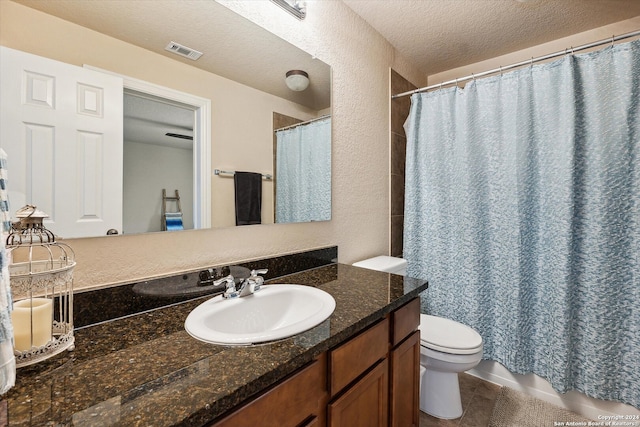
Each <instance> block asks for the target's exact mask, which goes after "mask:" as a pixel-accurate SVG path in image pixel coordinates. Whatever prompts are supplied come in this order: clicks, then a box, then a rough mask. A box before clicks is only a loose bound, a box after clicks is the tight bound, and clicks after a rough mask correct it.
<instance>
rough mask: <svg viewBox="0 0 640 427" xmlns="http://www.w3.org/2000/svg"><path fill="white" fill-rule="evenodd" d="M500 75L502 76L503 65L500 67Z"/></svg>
mask: <svg viewBox="0 0 640 427" xmlns="http://www.w3.org/2000/svg"><path fill="white" fill-rule="evenodd" d="M500 75H502V65H501V66H500Z"/></svg>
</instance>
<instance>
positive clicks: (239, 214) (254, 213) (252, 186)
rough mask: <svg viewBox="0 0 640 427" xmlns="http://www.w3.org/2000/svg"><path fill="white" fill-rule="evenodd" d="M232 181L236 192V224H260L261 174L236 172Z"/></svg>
mask: <svg viewBox="0 0 640 427" xmlns="http://www.w3.org/2000/svg"><path fill="white" fill-rule="evenodd" d="M233 183H234V186H235V192H236V225H249V224H261V223H262V220H261V211H262V174H259V173H255V172H236V173H235V175H234V176H233Z"/></svg>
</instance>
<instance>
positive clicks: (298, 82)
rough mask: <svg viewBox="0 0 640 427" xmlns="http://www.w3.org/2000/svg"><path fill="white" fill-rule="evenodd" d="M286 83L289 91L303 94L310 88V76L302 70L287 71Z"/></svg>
mask: <svg viewBox="0 0 640 427" xmlns="http://www.w3.org/2000/svg"><path fill="white" fill-rule="evenodd" d="M284 81H285V83H286V84H287V87H288V88H289V89H291V90H293V91H295V92H301V91H303V90H305V89H306V88H307V87H308V86H309V74H307V73H306V72H304V71H302V70H291V71H287V77H286V78H285V80H284Z"/></svg>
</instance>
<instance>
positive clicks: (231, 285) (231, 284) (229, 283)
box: [213, 274, 237, 298]
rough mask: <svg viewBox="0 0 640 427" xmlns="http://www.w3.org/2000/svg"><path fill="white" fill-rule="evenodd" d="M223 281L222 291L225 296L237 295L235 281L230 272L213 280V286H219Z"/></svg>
mask: <svg viewBox="0 0 640 427" xmlns="http://www.w3.org/2000/svg"><path fill="white" fill-rule="evenodd" d="M223 283H224V284H225V285H226V289H225V291H224V297H225V298H233V297H234V296H237V292H236V281H235V279H234V278H233V276H232V275H231V274H230V275H228V276H226V277H223V278H222V279H219V280H214V282H213V284H214V286H220V285H222V284H223Z"/></svg>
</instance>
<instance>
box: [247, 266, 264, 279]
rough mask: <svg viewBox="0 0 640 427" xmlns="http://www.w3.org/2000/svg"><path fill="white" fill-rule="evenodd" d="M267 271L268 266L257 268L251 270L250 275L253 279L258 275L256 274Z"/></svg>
mask: <svg viewBox="0 0 640 427" xmlns="http://www.w3.org/2000/svg"><path fill="white" fill-rule="evenodd" d="M268 271H269V269H268V268H261V269H259V270H251V276H249V277H251V278H252V279H255V278H256V277H258V274H267V272H268Z"/></svg>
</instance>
